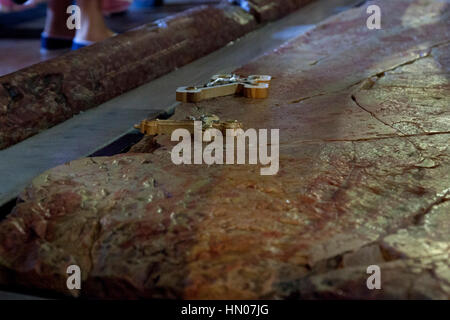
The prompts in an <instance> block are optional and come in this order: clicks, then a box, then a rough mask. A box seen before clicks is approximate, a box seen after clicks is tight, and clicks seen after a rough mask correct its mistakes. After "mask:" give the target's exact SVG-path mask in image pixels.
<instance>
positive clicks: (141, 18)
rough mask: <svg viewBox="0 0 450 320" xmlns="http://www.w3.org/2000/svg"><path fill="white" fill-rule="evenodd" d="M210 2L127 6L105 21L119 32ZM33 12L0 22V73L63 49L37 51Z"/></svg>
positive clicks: (39, 19)
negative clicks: (11, 21)
mask: <svg viewBox="0 0 450 320" xmlns="http://www.w3.org/2000/svg"><path fill="white" fill-rule="evenodd" d="M213 2H217V0H172V1H167V0H166V1H165V3H166V4H165V5H164V6H162V7H154V8H138V7H131V8H130V10H129V11H128V12H127V13H125V14H121V15H114V16H111V17H108V18H107V23H108V25H109V26H110V28H111V29H113V30H114V31H116V32H118V33H121V32H124V31H127V30H129V29H132V28H135V27H137V26H139V25H142V24H145V23H148V22H151V21H154V20H158V19H161V18H164V17H166V16H169V15H172V14H174V13H177V12H180V11H184V10H186V9H189V8H191V7H193V6H197V5H199V4H204V3H213ZM34 15H35V18H33V19H30V20H28V19H26V20H27V21H23V22H18V23H17V24H16V23H15V24H13V25H8V26H7V27H6V26H5V25H3V24H1V23H0V52H2V55H1V59H0V76H2V75H5V74H8V73H11V72H14V71H17V70H19V69H22V68H25V67H27V66H30V65H32V64H35V63H38V62H41V61H44V60H47V59H50V58H53V57H56V56H58V55H61V54H64V53H65V52H67V51H64V50H63V51H57V52H50V53H49V52H45V53H44V52H41V51H40V40H39V35H40V33H41V31H42V29H43V27H44V22H45V17H43V16H42V10H40V12H35V13H34ZM32 16H33V14H32ZM5 17H6V16H4V15H3V16H2V17H1V18H0V20H2V21H0V22H3V21H5ZM27 18H29V17H27Z"/></svg>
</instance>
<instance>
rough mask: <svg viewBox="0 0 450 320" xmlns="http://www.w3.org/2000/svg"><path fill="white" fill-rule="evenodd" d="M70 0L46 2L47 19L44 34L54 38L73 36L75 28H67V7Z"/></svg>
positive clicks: (70, 2)
mask: <svg viewBox="0 0 450 320" xmlns="http://www.w3.org/2000/svg"><path fill="white" fill-rule="evenodd" d="M71 4H72V0H50V1H49V2H48V4H47V19H46V20H45V28H44V34H45V35H47V36H49V37H55V38H70V39H72V38H73V37H74V36H75V30H69V28H67V18H68V15H67V12H66V11H67V8H68V7H69V6H70V5H71Z"/></svg>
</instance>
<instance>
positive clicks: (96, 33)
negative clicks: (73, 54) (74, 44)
mask: <svg viewBox="0 0 450 320" xmlns="http://www.w3.org/2000/svg"><path fill="white" fill-rule="evenodd" d="M77 4H78V6H79V7H80V9H81V29H80V30H77V32H76V35H75V41H81V42H86V41H89V42H98V41H102V40H105V39H107V38H109V37H111V36H113V35H114V32H112V31H111V30H110V29H109V28H108V27H107V26H106V23H105V19H104V17H103V13H102V3H101V0H77Z"/></svg>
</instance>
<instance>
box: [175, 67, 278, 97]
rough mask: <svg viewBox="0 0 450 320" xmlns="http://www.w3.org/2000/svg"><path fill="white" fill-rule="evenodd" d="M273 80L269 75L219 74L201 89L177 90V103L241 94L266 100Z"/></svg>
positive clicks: (184, 88) (187, 88)
mask: <svg viewBox="0 0 450 320" xmlns="http://www.w3.org/2000/svg"><path fill="white" fill-rule="evenodd" d="M270 80H272V77H271V76H267V75H252V76H249V77H247V78H242V77H240V76H238V75H235V74H219V75H215V76H213V77H212V78H211V81H210V82H208V83H207V84H205V85H204V86H201V87H180V88H178V89H177V101H181V102H199V101H202V100H207V99H211V98H216V97H223V96H228V95H232V94H240V95H243V96H244V97H246V98H252V99H264V98H267V97H268V95H269V84H270Z"/></svg>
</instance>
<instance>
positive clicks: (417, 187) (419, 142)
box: [0, 0, 450, 299]
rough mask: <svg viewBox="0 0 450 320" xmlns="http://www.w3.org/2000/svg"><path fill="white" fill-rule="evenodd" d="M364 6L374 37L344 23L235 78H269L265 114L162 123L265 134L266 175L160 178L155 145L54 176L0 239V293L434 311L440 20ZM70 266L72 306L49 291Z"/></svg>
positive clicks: (444, 291)
mask: <svg viewBox="0 0 450 320" xmlns="http://www.w3.org/2000/svg"><path fill="white" fill-rule="evenodd" d="M376 3H377V4H379V5H380V7H381V8H382V10H383V11H384V12H386V13H393V12H395V14H385V15H384V16H383V20H382V24H383V29H382V30H378V31H371V30H368V29H367V28H366V24H365V23H366V18H367V14H366V12H365V8H364V7H362V8H359V9H354V10H350V11H348V12H344V13H342V14H340V15H338V16H336V17H333V18H330V19H329V20H327V21H325V22H324V23H323V24H321V25H319V26H318V27H317V28H315V29H313V30H311V31H309V32H308V33H307V34H305V35H303V36H300V37H299V38H297V39H295V40H293V41H291V42H289V43H287V44H286V45H284V46H282V47H281V48H279V49H278V50H276V51H275V52H272V53H268V54H267V55H266V56H264V57H262V58H260V59H258V60H256V61H254V62H253V63H251V64H249V65H247V66H244V67H242V68H241V69H239V70H238V72H240V73H242V74H271V75H273V76H274V79H273V81H272V83H271V91H270V96H269V98H268V99H265V100H249V99H246V98H243V97H222V98H217V99H213V100H210V101H203V102H201V103H197V104H195V105H192V104H182V105H181V106H180V107H179V108H178V109H177V111H176V114H175V116H174V119H185V118H186V117H187V116H200V115H202V114H209V113H212V114H216V115H218V116H219V117H220V118H221V119H223V120H227V119H229V120H234V119H238V120H239V121H241V122H243V123H244V124H245V127H246V128H256V129H259V128H265V129H275V128H276V129H280V170H279V172H278V174H277V175H275V176H261V175H260V171H259V169H260V166H259V165H226V166H225V165H211V166H207V165H180V166H176V165H174V164H172V162H171V159H170V150H171V148H172V146H173V144H174V143H173V142H170V141H169V139H168V137H163V136H162V137H158V138H157V139H156V143H157V144H156V145H155V141H151V139H145V140H143V141H142V142H141V143H140V144H138V145H136V146H135V149H134V150H133V151H134V152H139V151H141V152H142V151H145V150H152V153H140V154H139V153H128V154H124V155H118V156H115V157H109V158H108V157H106V158H93V159H81V160H77V161H74V162H71V163H70V164H66V165H63V166H60V167H57V168H55V169H52V170H50V171H48V172H46V173H44V174H43V175H41V176H39V177H38V178H36V179H35V180H34V182H33V184H32V185H31V186H30V187H29V188H27V189H26V190H25V191H24V192H23V194H22V196H21V199H22V202H21V203H19V204H18V205H17V206H16V208H15V209H14V211H13V212H12V213H11V214H10V215H9V216H8V217H7V219H6V220H4V221H3V222H1V223H0V282H1V283H13V284H20V285H24V286H31V287H35V288H46V289H51V290H55V291H58V292H62V293H65V294H72V295H80V294H82V295H85V296H88V297H100V298H106V297H108V298H188V299H240V298H245V299H276V298H305V299H322V298H345V299H348V298H350V299H355V298H359V299H374V298H385V299H411V298H420V299H422V298H430V299H449V298H450V263H449V261H450V260H449V253H450V232H449V231H450V217H449V209H450V208H449V203H450V202H449V201H448V200H449V199H450V185H449V182H450V176H449V175H450V170H449V169H450V150H449V144H448V141H449V137H450V130H449V127H450V121H449V120H450V110H449V105H450V104H449V102H450V95H449V90H448V83H449V74H450V50H449V45H450V43H449V40H448V39H449V38H450V37H449V35H450V28H449V26H450V25H449V24H450V19H449V14H450V10H448V4H447V3H445V2H441V1H422V0H417V1H395V2H393V1H378V2H376ZM150 142H151V143H152V145H150ZM158 144H159V146H158ZM155 146H157V147H158V148H157V149H156V150H155ZM70 264H77V265H79V266H80V267H81V270H82V275H83V284H82V290H81V291H71V292H70V291H69V290H68V289H67V288H66V282H65V279H66V278H67V275H66V273H65V270H66V268H67V266H68V265H70ZM369 265H378V266H379V267H380V270H381V279H382V280H381V286H382V289H381V290H369V289H368V288H367V286H366V280H367V278H368V277H369V275H368V274H367V272H366V270H367V267H368V266H369Z"/></svg>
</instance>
